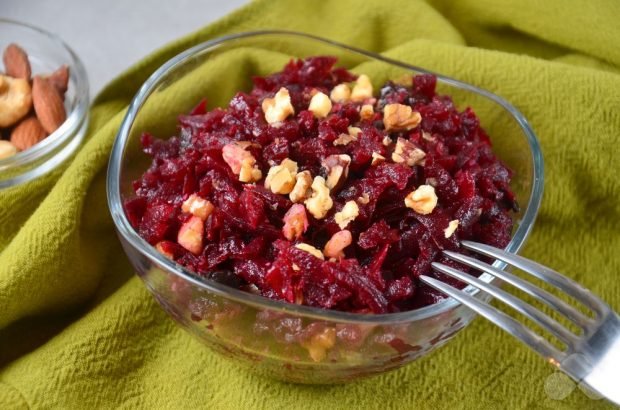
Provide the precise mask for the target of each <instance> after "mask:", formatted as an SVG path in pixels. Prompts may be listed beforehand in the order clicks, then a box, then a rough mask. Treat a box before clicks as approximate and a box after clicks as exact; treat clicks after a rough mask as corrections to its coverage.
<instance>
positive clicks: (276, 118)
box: [262, 87, 295, 125]
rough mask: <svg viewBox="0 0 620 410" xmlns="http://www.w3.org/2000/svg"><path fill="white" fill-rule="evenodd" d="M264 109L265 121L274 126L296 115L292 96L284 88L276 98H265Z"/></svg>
mask: <svg viewBox="0 0 620 410" xmlns="http://www.w3.org/2000/svg"><path fill="white" fill-rule="evenodd" d="M262 108H263V112H264V113H265V120H266V121H267V122H268V123H269V124H272V125H275V124H277V123H279V122H281V121H284V120H285V119H286V117H288V116H289V115H291V114H295V109H294V108H293V105H292V104H291V96H290V95H289V93H288V90H287V89H286V88H284V87H282V88H280V90H279V91H278V92H277V93H276V95H275V96H274V98H265V99H264V100H263V104H262Z"/></svg>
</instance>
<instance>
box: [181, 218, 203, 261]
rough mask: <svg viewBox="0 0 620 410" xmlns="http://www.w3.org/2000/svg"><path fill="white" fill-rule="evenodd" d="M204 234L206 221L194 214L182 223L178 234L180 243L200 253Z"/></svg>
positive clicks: (195, 252) (192, 251) (189, 249)
mask: <svg viewBox="0 0 620 410" xmlns="http://www.w3.org/2000/svg"><path fill="white" fill-rule="evenodd" d="M203 236H204V222H203V220H202V219H200V218H199V217H197V216H192V217H191V218H189V219H188V220H187V222H185V223H184V224H183V225H181V229H179V233H178V235H177V242H178V243H179V245H181V246H182V247H184V248H185V249H187V250H188V251H190V252H191V253H193V254H194V255H198V254H199V253H200V252H201V251H202V238H203Z"/></svg>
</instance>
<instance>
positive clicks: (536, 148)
mask: <svg viewBox="0 0 620 410" xmlns="http://www.w3.org/2000/svg"><path fill="white" fill-rule="evenodd" d="M261 36H286V37H291V38H301V39H303V40H311V41H316V42H319V43H323V44H328V45H331V46H335V47H339V48H341V49H344V50H347V51H349V52H353V53H357V54H361V55H363V56H366V57H370V58H372V59H374V60H379V61H382V62H385V63H389V64H392V65H396V66H399V67H402V68H405V69H407V70H412V71H416V72H419V73H427V74H433V75H435V76H437V78H438V80H441V81H442V82H444V83H447V84H449V85H452V86H455V87H458V88H461V89H465V90H468V91H471V92H474V93H476V94H479V95H481V96H483V97H486V98H488V99H490V100H492V101H494V102H495V103H497V104H498V105H500V106H501V107H502V108H504V109H505V110H506V111H508V113H509V114H510V115H512V117H513V118H514V119H515V120H516V122H517V124H518V125H519V126H520V127H521V129H522V131H523V133H524V134H525V137H526V140H527V142H528V144H529V147H530V150H531V161H532V164H533V175H532V189H531V194H530V198H529V200H528V204H527V208H526V210H525V212H524V214H523V216H522V218H521V223H520V224H519V226H518V227H517V229H516V231H515V232H514V234H513V236H512V238H511V240H510V243H509V244H508V245H507V246H506V248H505V250H506V251H508V252H511V253H516V252H517V251H518V250H519V249H520V248H521V246H522V245H523V243H524V242H525V239H526V238H527V237H528V236H529V234H530V232H531V229H532V226H533V224H534V221H535V219H536V216H537V213H538V210H539V208H540V203H541V200H542V193H543V180H544V176H543V173H544V165H543V157H542V152H541V150H540V144H539V142H538V139H537V137H536V134H535V133H534V131H533V130H532V128H531V126H530V124H529V123H528V121H527V120H526V118H525V117H524V116H523V114H521V113H520V112H519V110H517V109H516V108H515V107H514V106H513V105H512V104H510V103H509V102H508V101H506V100H504V99H503V98H502V97H500V96H498V95H496V94H494V93H492V92H490V91H487V90H484V89H481V88H478V87H476V86H474V85H472V84H469V83H466V82H463V81H459V80H456V79H454V78H451V77H448V76H445V75H442V74H439V73H436V72H433V71H430V70H426V69H424V68H420V67H417V66H414V65H411V64H407V63H404V62H401V61H398V60H394V59H391V58H388V57H385V56H382V55H380V54H377V53H374V52H371V51H367V50H363V49H360V48H357V47H353V46H349V45H346V44H342V43H339V42H337V41H334V40H330V39H326V38H322V37H319V36H315V35H312V34H308V33H302V32H296V31H288V30H257V31H248V32H240V33H235V34H230V35H225V36H222V37H218V38H216V39H213V40H209V41H205V42H202V43H200V44H197V45H195V46H193V47H190V48H188V49H186V50H185V51H183V52H181V53H179V54H177V55H176V56H174V57H172V58H171V59H169V60H168V61H167V62H166V63H164V64H163V65H162V66H160V67H159V68H158V69H157V70H155V71H154V72H153V73H152V74H151V75H150V77H149V78H148V79H147V80H146V81H145V82H144V84H143V85H142V86H141V87H140V89H139V90H138V92H137V93H136V95H135V96H134V98H133V99H132V101H131V103H130V105H129V108H128V110H127V112H126V114H125V116H124V118H123V121H122V123H121V126H120V128H119V131H118V133H117V136H116V139H115V141H114V145H113V147H112V151H111V155H110V161H109V164H108V175H107V199H108V207H109V209H110V213H111V215H112V219H113V221H114V224H115V226H116V228H117V231H118V234H119V235H120V236H121V237H122V239H123V240H124V242H126V243H128V244H129V245H130V246H132V247H133V248H135V250H136V251H137V252H139V253H140V254H142V255H143V256H144V257H146V258H147V259H148V260H149V261H150V262H151V263H153V264H155V265H157V266H158V267H160V268H164V269H165V270H166V271H167V272H170V273H173V274H174V275H176V276H178V277H180V278H182V279H184V280H187V281H189V282H191V283H192V284H194V285H196V286H198V287H199V288H202V289H205V290H207V291H209V292H213V293H215V294H217V295H219V296H222V297H226V298H228V299H232V300H235V301H237V302H239V303H243V304H245V305H250V306H253V307H256V308H262V309H270V310H275V311H279V312H285V313H288V314H296V315H300V316H304V317H308V318H313V319H317V320H325V321H344V322H350V323H360V324H364V323H365V324H393V323H403V322H412V321H416V320H422V319H426V318H429V317H432V316H437V315H440V314H442V313H444V312H446V311H448V310H450V309H454V308H457V307H458V306H460V305H461V303H460V302H458V301H457V300H456V299H453V298H451V297H448V298H446V299H443V300H442V301H439V302H437V303H434V304H432V305H428V306H424V307H422V308H418V309H414V310H409V311H404V312H397V313H383V314H363V313H352V312H342V311H336V310H329V309H322V308H317V307H312V306H305V305H296V304H291V303H288V302H284V301H279V300H274V299H269V298H266V297H264V296H260V295H254V294H251V293H249V292H245V291H242V290H238V289H234V288H231V287H229V286H226V285H223V284H220V283H217V282H215V281H213V280H210V279H206V278H203V277H200V276H198V275H197V274H195V273H193V272H191V271H189V270H188V269H186V268H185V267H183V266H181V265H179V264H177V263H175V262H174V261H171V260H169V259H167V258H166V257H164V256H163V255H162V254H161V253H159V252H157V251H156V249H155V247H153V246H152V245H150V244H149V243H148V242H146V241H145V240H144V239H143V238H142V237H141V236H140V235H138V233H137V232H136V231H135V230H134V229H133V227H132V226H131V224H130V223H129V221H128V219H127V217H126V215H125V212H124V209H123V205H122V197H121V187H120V176H121V162H122V159H123V154H124V148H125V146H126V144H127V140H128V136H129V132H130V129H131V126H132V125H133V121H134V119H135V117H136V114H137V113H138V111H139V110H140V108H141V107H142V105H143V104H144V103H145V101H146V99H147V98H148V97H149V95H150V94H151V93H152V92H153V91H154V90H155V89H156V88H157V86H158V85H159V84H158V83H159V80H160V79H161V77H162V76H164V75H166V74H167V73H169V72H170V71H171V70H173V69H174V68H175V67H177V66H178V65H180V64H183V63H184V62H186V61H187V60H189V59H192V58H193V57H194V56H195V55H196V54H197V53H201V54H202V53H207V52H209V51H211V50H213V49H216V48H218V47H219V46H220V45H222V44H224V43H227V42H233V41H235V40H238V39H244V38H249V37H261ZM124 245H125V244H124ZM494 266H496V267H499V268H500V269H503V268H504V266H505V264H503V263H501V262H496V263H495V264H494ZM480 279H481V280H483V281H485V282H491V281H493V280H494V277H493V276H492V275H489V274H487V273H483V274H482V275H481V276H480ZM463 290H464V291H466V292H467V293H469V294H472V295H475V294H477V293H479V290H478V289H477V288H475V287H473V286H471V285H468V286H467V287H465V288H464V289H463Z"/></svg>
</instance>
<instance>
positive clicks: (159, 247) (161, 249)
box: [155, 242, 174, 260]
mask: <svg viewBox="0 0 620 410" xmlns="http://www.w3.org/2000/svg"><path fill="white" fill-rule="evenodd" d="M155 249H157V251H158V252H159V253H161V254H162V255H164V256H165V257H166V258H168V259H172V260H174V255H173V254H172V253H171V252H170V251H168V250H166V249H165V248H164V246H163V244H162V243H161V242H157V244H156V245H155Z"/></svg>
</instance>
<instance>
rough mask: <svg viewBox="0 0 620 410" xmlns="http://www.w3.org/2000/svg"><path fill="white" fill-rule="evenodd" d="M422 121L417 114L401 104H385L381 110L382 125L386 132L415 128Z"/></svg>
mask: <svg viewBox="0 0 620 410" xmlns="http://www.w3.org/2000/svg"><path fill="white" fill-rule="evenodd" d="M421 121H422V116H421V115H420V113H419V112H417V111H413V110H412V109H411V107H410V106H408V105H403V104H387V105H386V106H385V107H384V108H383V125H384V126H385V130H386V131H406V130H410V129H413V128H415V127H417V126H418V125H419V124H420V122H421Z"/></svg>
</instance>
